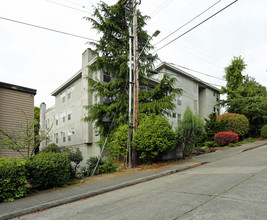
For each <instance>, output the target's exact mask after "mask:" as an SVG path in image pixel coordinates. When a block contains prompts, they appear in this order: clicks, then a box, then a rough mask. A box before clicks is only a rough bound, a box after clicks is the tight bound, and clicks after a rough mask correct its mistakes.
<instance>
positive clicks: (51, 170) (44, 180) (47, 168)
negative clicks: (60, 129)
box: [26, 152, 71, 189]
mask: <svg viewBox="0 0 267 220" xmlns="http://www.w3.org/2000/svg"><path fill="white" fill-rule="evenodd" d="M26 171H27V173H26V174H27V175H26V177H27V180H28V181H29V182H30V184H31V185H32V186H36V187H39V188H42V189H47V188H51V187H56V186H61V185H63V184H64V183H65V182H66V181H67V180H69V178H70V173H71V171H70V160H69V157H68V155H67V154H64V153H52V152H49V153H40V154H37V155H35V156H32V157H30V158H28V159H27V160H26Z"/></svg>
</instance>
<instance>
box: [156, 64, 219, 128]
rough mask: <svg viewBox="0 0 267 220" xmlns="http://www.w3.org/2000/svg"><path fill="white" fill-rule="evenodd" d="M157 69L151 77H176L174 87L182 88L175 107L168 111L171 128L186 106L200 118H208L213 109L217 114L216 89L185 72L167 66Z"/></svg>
mask: <svg viewBox="0 0 267 220" xmlns="http://www.w3.org/2000/svg"><path fill="white" fill-rule="evenodd" d="M157 71H158V74H157V75H156V76H154V77H153V78H155V79H157V80H159V81H160V80H161V79H162V78H163V76H164V74H169V75H171V76H174V77H176V79H177V82H176V84H175V87H176V88H181V89H182V90H183V93H182V95H181V96H179V95H177V96H176V100H175V105H176V108H175V109H174V110H173V111H172V112H170V114H171V116H169V117H168V119H169V122H170V123H171V124H172V126H173V128H175V127H177V125H178V121H179V120H180V119H181V118H182V117H183V115H184V112H185V110H186V108H187V107H188V106H189V107H190V109H191V110H192V111H193V113H195V114H199V115H200V116H201V117H202V118H208V115H209V114H210V113H211V112H213V111H216V112H217V114H219V108H217V107H215V105H216V103H217V100H218V99H219V91H218V90H216V89H215V88H214V89H213V88H211V87H208V86H207V85H205V84H203V82H201V81H200V80H199V81H198V80H197V79H195V78H191V77H189V76H188V75H185V73H182V72H178V71H175V70H173V69H171V68H168V66H167V67H166V66H163V67H162V68H158V69H157Z"/></svg>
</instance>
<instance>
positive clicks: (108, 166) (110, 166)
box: [84, 157, 118, 176]
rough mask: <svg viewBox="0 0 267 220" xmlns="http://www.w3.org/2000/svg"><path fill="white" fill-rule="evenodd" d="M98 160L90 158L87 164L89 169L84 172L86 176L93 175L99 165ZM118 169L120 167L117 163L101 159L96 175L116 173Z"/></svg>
mask: <svg viewBox="0 0 267 220" xmlns="http://www.w3.org/2000/svg"><path fill="white" fill-rule="evenodd" d="M98 159H99V158H98V157H90V158H89V159H88V160H87V162H86V164H87V167H86V169H85V172H84V174H85V176H90V175H91V174H92V173H93V170H94V168H95V166H96V164H97V161H98ZM117 167H118V165H117V163H112V162H111V161H109V160H103V159H102V158H100V160H99V163H98V167H97V169H96V172H95V175H97V174H101V173H111V172H115V171H116V170H117Z"/></svg>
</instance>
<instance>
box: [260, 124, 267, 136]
mask: <svg viewBox="0 0 267 220" xmlns="http://www.w3.org/2000/svg"><path fill="white" fill-rule="evenodd" d="M261 137H262V138H267V125H264V126H263V127H262V128H261Z"/></svg>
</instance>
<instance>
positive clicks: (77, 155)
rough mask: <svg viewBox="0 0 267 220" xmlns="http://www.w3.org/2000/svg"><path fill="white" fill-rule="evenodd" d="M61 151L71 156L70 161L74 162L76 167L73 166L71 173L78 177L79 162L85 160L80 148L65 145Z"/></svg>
mask: <svg viewBox="0 0 267 220" xmlns="http://www.w3.org/2000/svg"><path fill="white" fill-rule="evenodd" d="M61 151H62V152H64V153H66V154H67V155H68V157H69V160H70V162H72V163H74V167H73V166H71V168H72V169H71V174H72V177H76V173H77V168H78V167H79V164H80V163H81V162H82V161H83V155H82V152H81V151H80V149H79V148H77V147H76V148H75V150H74V149H73V148H70V147H63V148H61Z"/></svg>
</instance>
